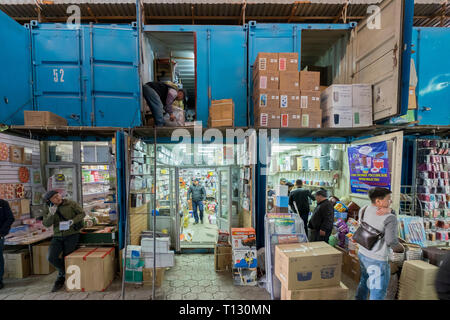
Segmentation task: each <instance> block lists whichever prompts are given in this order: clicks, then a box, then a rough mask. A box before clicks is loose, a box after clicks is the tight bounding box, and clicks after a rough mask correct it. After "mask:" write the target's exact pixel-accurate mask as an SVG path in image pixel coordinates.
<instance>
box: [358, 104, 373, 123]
mask: <svg viewBox="0 0 450 320" xmlns="http://www.w3.org/2000/svg"><path fill="white" fill-rule="evenodd" d="M372 124H373V113H372V108H370V109H367V108H363V107H358V106H353V127H370V126H371V125H372Z"/></svg>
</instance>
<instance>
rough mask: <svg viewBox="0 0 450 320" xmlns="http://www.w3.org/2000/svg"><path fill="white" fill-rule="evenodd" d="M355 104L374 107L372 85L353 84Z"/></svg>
mask: <svg viewBox="0 0 450 320" xmlns="http://www.w3.org/2000/svg"><path fill="white" fill-rule="evenodd" d="M352 96H353V98H352V104H353V106H364V107H365V106H370V108H371V109H372V105H373V102H372V85H370V84H353V85H352Z"/></svg>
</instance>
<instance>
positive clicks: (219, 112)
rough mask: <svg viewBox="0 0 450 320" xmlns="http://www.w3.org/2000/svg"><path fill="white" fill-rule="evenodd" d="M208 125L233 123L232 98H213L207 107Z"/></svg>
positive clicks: (217, 125)
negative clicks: (208, 107)
mask: <svg viewBox="0 0 450 320" xmlns="http://www.w3.org/2000/svg"><path fill="white" fill-rule="evenodd" d="M209 122H210V127H232V126H233V125H234V102H233V100H232V99H224V100H213V101H211V107H210V109H209Z"/></svg>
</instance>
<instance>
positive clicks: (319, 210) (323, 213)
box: [308, 188, 334, 243]
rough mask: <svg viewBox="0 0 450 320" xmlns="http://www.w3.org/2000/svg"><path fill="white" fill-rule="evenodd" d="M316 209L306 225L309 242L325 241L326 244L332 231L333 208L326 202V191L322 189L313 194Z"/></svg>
mask: <svg viewBox="0 0 450 320" xmlns="http://www.w3.org/2000/svg"><path fill="white" fill-rule="evenodd" d="M314 196H315V198H316V201H317V207H316V209H314V212H313V215H312V216H311V219H310V220H309V223H308V228H309V241H311V242H313V241H325V242H326V243H328V239H329V238H330V235H331V231H332V230H333V222H334V208H333V204H332V203H331V202H330V201H329V200H328V196H327V191H326V190H325V189H323V188H321V189H319V190H318V191H316V193H315V194H314Z"/></svg>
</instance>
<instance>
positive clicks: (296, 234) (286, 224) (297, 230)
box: [264, 213, 308, 300]
mask: <svg viewBox="0 0 450 320" xmlns="http://www.w3.org/2000/svg"><path fill="white" fill-rule="evenodd" d="M264 221H265V222H264V226H265V229H264V230H265V260H266V268H265V269H266V290H267V291H268V292H269V293H270V296H271V298H272V300H279V299H280V298H281V282H280V280H279V279H278V278H277V277H275V247H276V245H278V244H286V243H303V242H307V241H308V238H307V236H306V233H305V226H304V223H303V220H302V219H301V218H300V216H299V215H298V214H291V213H267V214H266V216H265V218H264Z"/></svg>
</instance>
